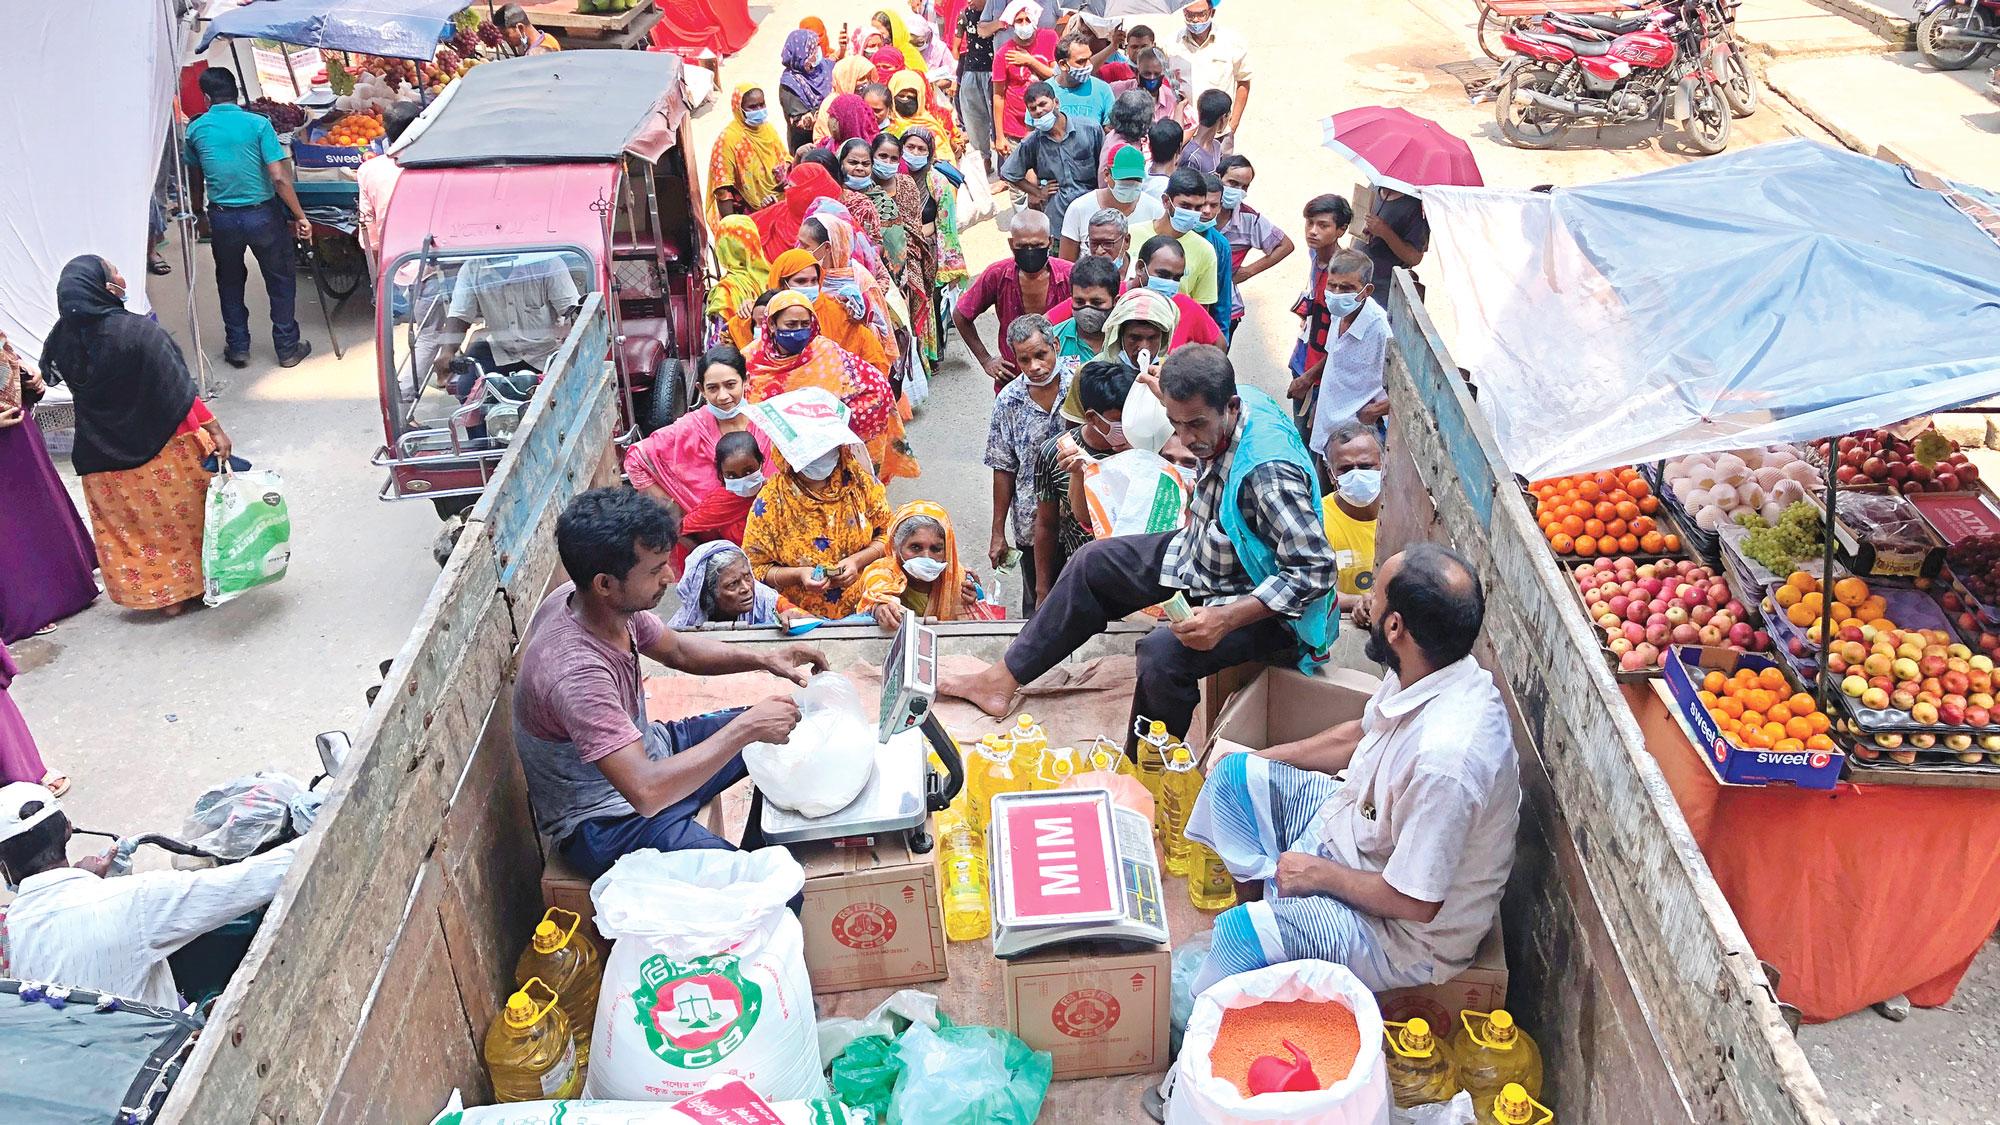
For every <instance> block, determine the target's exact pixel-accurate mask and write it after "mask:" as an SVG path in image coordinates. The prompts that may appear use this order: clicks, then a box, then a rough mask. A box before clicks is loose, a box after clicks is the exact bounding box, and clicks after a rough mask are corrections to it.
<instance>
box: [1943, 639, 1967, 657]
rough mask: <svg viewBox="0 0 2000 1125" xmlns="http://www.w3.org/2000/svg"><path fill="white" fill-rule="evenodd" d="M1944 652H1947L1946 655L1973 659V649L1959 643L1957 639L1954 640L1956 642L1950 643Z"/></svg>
mask: <svg viewBox="0 0 2000 1125" xmlns="http://www.w3.org/2000/svg"><path fill="white" fill-rule="evenodd" d="M1944 654H1945V655H1946V656H1955V657H1957V658H1959V659H1960V660H1971V659H1972V650H1971V649H1969V648H1967V647H1965V646H1964V645H1962V644H1959V643H1958V642H1956V641H1954V642H1952V643H1951V644H1949V645H1947V646H1945V650H1944Z"/></svg>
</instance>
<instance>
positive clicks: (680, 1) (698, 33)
mask: <svg viewBox="0 0 2000 1125" xmlns="http://www.w3.org/2000/svg"><path fill="white" fill-rule="evenodd" d="M653 6H654V7H656V8H658V9H659V10H660V22H659V23H657V24H654V25H653V30H652V34H651V38H652V41H653V46H655V47H664V48H666V49H668V50H671V51H699V50H702V49H704V48H706V49H708V50H711V51H714V52H715V53H716V54H718V55H733V54H735V53H736V52H738V51H740V50H742V49H743V45H744V44H745V43H748V42H750V36H751V35H752V34H753V33H755V32H756V30H757V23H756V21H754V20H752V19H751V18H750V5H749V3H748V0H654V4H653Z"/></svg>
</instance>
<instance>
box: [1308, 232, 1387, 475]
mask: <svg viewBox="0 0 2000 1125" xmlns="http://www.w3.org/2000/svg"><path fill="white" fill-rule="evenodd" d="M1373 269H1374V266H1373V263H1371V262H1369V260H1368V255H1366V254H1363V253H1362V252H1361V251H1359V250H1354V249H1347V250H1342V251H1340V252H1339V253H1337V254H1335V255H1334V256H1333V260H1332V261H1331V262H1330V263H1328V265H1327V268H1326V306H1327V316H1328V318H1329V319H1330V320H1331V321H1332V325H1333V327H1332V329H1331V331H1329V333H1328V334H1327V340H1326V365H1325V367H1324V368H1322V370H1321V375H1320V379H1319V388H1318V394H1319V398H1318V403H1317V405H1316V406H1315V407H1314V410H1313V426H1312V437H1311V439H1310V440H1308V441H1307V442H1306V444H1307V445H1308V446H1310V447H1311V448H1312V451H1313V452H1314V453H1317V454H1319V456H1320V457H1322V458H1325V457H1327V456H1328V452H1327V440H1328V438H1329V437H1330V436H1331V435H1332V433H1333V431H1334V430H1335V429H1337V428H1339V426H1340V425H1341V424H1342V423H1343V422H1350V421H1358V422H1360V423H1361V424H1362V425H1364V426H1380V425H1381V423H1382V419H1383V418H1386V417H1387V416H1388V414H1389V392H1388V391H1387V390H1386V389H1384V388H1383V386H1382V372H1383V366H1384V364H1386V363H1387V362H1388V356H1389V314H1388V313H1386V312H1384V311H1383V310H1382V306H1381V305H1378V304H1376V303H1375V302H1373V301H1371V300H1369V299H1368V295H1369V293H1371V292H1372V291H1373V290H1374V286H1373V285H1372V284H1370V282H1369V281H1368V278H1369V276H1370V274H1371V273H1372V271H1373Z"/></svg>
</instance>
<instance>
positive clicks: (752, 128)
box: [708, 82, 792, 228]
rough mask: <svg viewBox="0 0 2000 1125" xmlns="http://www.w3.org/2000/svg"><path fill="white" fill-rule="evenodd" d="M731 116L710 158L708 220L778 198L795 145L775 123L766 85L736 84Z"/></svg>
mask: <svg viewBox="0 0 2000 1125" xmlns="http://www.w3.org/2000/svg"><path fill="white" fill-rule="evenodd" d="M729 112H730V122H729V124H728V125H726V126H724V127H723V130H722V135H721V136H720V137H717V138H716V139H715V151H714V153H713V154H712V155H711V156H710V157H709V161H708V223H709V226H710V227H711V228H713V227H715V226H716V225H717V224H718V223H720V221H721V219H722V216H724V215H735V214H744V213H747V212H751V211H756V210H758V209H759V208H763V207H768V206H770V205H771V204H773V203H776V202H777V201H778V195H779V190H780V185H781V184H782V183H783V182H784V177H785V170H786V168H787V167H789V166H790V164H791V154H792V150H791V149H789V148H787V147H785V138H784V137H783V136H782V135H781V134H780V133H779V132H778V128H777V126H775V125H773V124H772V123H771V110H770V107H769V106H767V105H766V104H765V98H764V91H763V89H762V88H761V87H759V86H758V85H757V84H756V83H754V82H745V83H743V84H741V85H739V86H737V87H736V92H735V93H734V94H732V95H731V96H730V98H729Z"/></svg>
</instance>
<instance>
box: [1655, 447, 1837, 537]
mask: <svg viewBox="0 0 2000 1125" xmlns="http://www.w3.org/2000/svg"><path fill="white" fill-rule="evenodd" d="M1660 477H1661V481H1660V483H1661V485H1662V488H1663V492H1662V496H1663V498H1664V499H1665V500H1666V501H1667V505H1668V507H1670V508H1672V509H1673V515H1674V519H1675V520H1676V521H1677V522H1679V524H1680V526H1681V528H1682V529H1683V530H1684V531H1685V532H1686V533H1687V536H1688V538H1689V540H1690V541H1691V542H1693V543H1695V544H1696V547H1697V549H1698V550H1700V551H1701V552H1702V554H1704V555H1706V556H1708V557H1709V558H1710V560H1711V561H1719V560H1718V559H1717V556H1716V552H1717V551H1718V550H1719V548H1720V544H1719V543H1718V542H1717V534H1718V532H1720V531H1721V530H1722V529H1723V528H1726V527H1730V526H1733V525H1736V524H1737V523H1739V522H1740V521H1742V520H1743V518H1744V517H1746V516H1748V517H1754V518H1757V519H1759V520H1761V521H1762V522H1764V523H1767V524H1776V523H1778V521H1779V520H1780V518H1781V517H1782V516H1783V515H1784V513H1785V510H1786V508H1787V507H1788V506H1790V505H1792V504H1796V503H1798V502H1799V501H1801V500H1804V499H1805V498H1806V494H1807V493H1808V492H1811V491H1812V490H1814V489H1817V488H1819V487H1821V479H1820V475H1819V470H1818V469H1816V468H1814V467H1813V465H1812V464H1811V463H1810V462H1808V461H1807V460H1806V459H1805V458H1804V457H1802V456H1801V455H1800V454H1799V451H1798V449H1797V448H1795V447H1793V446H1790V445H1772V446H1764V447H1759V448H1752V449H1743V450H1738V451H1735V452H1732V453H1697V454H1691V455H1689V456H1686V457H1677V458H1675V459H1673V460H1671V461H1668V462H1666V463H1664V464H1663V465H1662V466H1661V468H1660Z"/></svg>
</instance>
